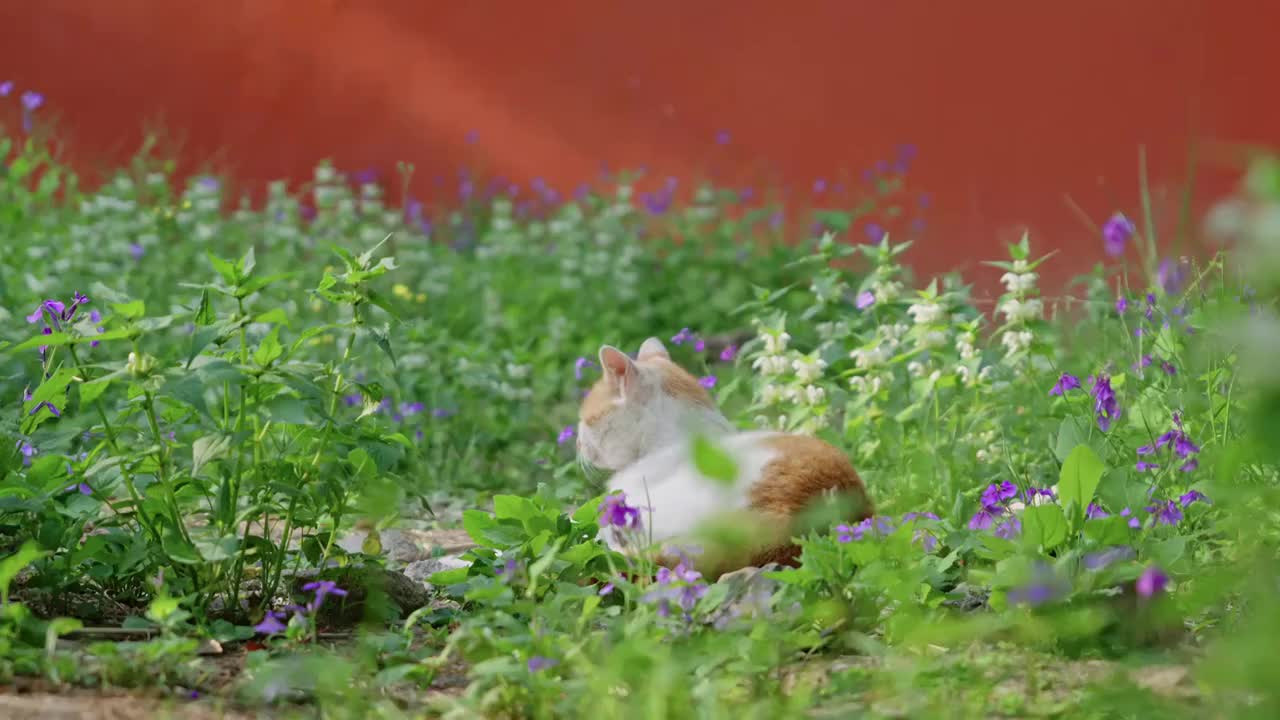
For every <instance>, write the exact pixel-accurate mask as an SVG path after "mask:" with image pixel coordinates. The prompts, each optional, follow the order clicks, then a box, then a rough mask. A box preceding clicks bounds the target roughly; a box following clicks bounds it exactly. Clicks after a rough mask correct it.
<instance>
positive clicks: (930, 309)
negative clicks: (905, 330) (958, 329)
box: [907, 301, 945, 325]
mask: <svg viewBox="0 0 1280 720" xmlns="http://www.w3.org/2000/svg"><path fill="white" fill-rule="evenodd" d="M907 314H908V315H910V316H911V317H912V319H914V320H915V323H916V324H917V325H932V324H934V323H936V322H938V321H939V320H941V319H942V316H943V315H944V314H945V309H944V308H943V307H942V306H941V305H939V304H938V303H936V302H932V301H930V302H919V303H916V304H914V305H912V306H911V307H909V308H907Z"/></svg>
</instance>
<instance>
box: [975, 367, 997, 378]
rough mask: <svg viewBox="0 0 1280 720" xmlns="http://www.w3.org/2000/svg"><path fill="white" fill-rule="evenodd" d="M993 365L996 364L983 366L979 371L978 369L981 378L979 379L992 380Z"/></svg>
mask: <svg viewBox="0 0 1280 720" xmlns="http://www.w3.org/2000/svg"><path fill="white" fill-rule="evenodd" d="M993 367H995V366H994V365H988V366H986V367H984V368H982V369H981V370H979V371H978V379H979V380H990V379H991V368H993Z"/></svg>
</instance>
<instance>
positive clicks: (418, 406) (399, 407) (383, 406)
mask: <svg viewBox="0 0 1280 720" xmlns="http://www.w3.org/2000/svg"><path fill="white" fill-rule="evenodd" d="M342 402H343V404H344V405H346V406H347V407H360V406H361V405H363V404H364V396H363V395H361V394H360V393H352V394H350V395H347V396H346V397H344V398H343V399H342ZM426 410H427V406H426V405H425V404H424V403H421V402H417V401H409V400H405V401H402V402H399V403H397V402H395V401H394V400H392V399H391V398H386V397H384V398H382V400H381V401H380V402H379V403H378V408H377V410H375V411H374V412H376V413H378V414H379V415H384V416H386V417H389V418H390V419H391V420H392V422H396V423H401V424H403V423H405V422H408V421H409V418H412V417H415V416H418V415H421V414H422V413H424V412H426ZM455 414H457V410H451V409H448V408H442V407H438V408H432V409H431V417H433V418H435V419H437V420H443V419H445V418H449V417H452V416H453V415H455ZM414 436H415V437H416V438H417V439H418V440H422V438H423V437H424V436H425V434H424V433H423V431H422V429H421V428H419V429H418V430H417V432H415V433H414Z"/></svg>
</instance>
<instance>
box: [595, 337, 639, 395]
mask: <svg viewBox="0 0 1280 720" xmlns="http://www.w3.org/2000/svg"><path fill="white" fill-rule="evenodd" d="M600 367H601V368H603V369H604V376H605V378H606V379H607V380H608V381H609V384H611V385H613V386H614V387H615V388H618V389H620V390H624V391H625V390H626V389H627V388H628V387H630V386H632V385H634V384H635V381H636V380H637V379H638V378H639V377H640V368H638V367H636V364H635V362H634V361H633V360H632V359H631V358H629V357H627V354H626V353H624V352H622V351H621V350H619V349H618V348H616V347H613V346H612V345H602V346H601V347H600Z"/></svg>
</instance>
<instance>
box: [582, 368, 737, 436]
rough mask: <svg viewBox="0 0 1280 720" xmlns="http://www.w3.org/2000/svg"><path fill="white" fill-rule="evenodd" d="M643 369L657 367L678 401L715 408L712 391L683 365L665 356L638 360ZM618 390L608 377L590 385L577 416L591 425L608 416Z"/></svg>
mask: <svg viewBox="0 0 1280 720" xmlns="http://www.w3.org/2000/svg"><path fill="white" fill-rule="evenodd" d="M636 365H638V366H639V367H641V368H646V369H650V370H656V371H657V372H658V375H659V378H660V380H661V383H662V390H663V392H665V393H666V394H668V395H670V396H671V397H673V398H676V399H677V400H683V401H685V402H687V403H691V404H693V405H701V406H703V407H706V408H710V409H712V410H714V409H715V407H716V403H715V400H712V399H711V393H709V392H707V389H706V388H704V387H702V385H700V384H699V383H698V379H697V378H695V377H694V376H693V375H691V374H689V372H688V371H686V370H685V369H684V368H682V367H680V366H679V365H676V364H675V363H673V362H671V361H670V360H668V359H666V358H663V357H650V358H646V359H644V360H641V361H639V362H637V363H636ZM616 397H617V393H616V391H615V390H614V388H613V385H612V384H611V383H610V382H609V380H608V379H607V378H605V377H601V378H600V379H599V380H597V381H596V383H595V384H594V385H592V386H591V390H590V391H588V392H587V396H586V397H585V398H583V399H582V405H581V406H580V407H579V408H578V416H579V417H580V418H581V419H582V421H583V422H584V423H586V424H588V425H594V424H595V423H597V422H599V421H600V419H601V418H603V417H604V416H605V415H608V414H609V413H610V412H611V411H612V410H613V408H614V400H615V398H616Z"/></svg>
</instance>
